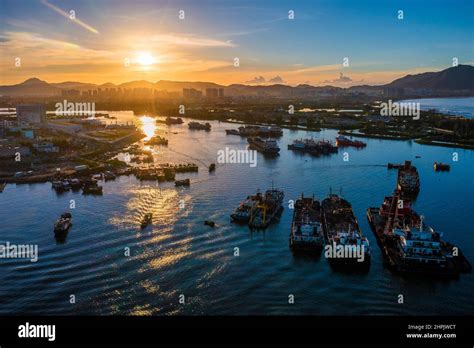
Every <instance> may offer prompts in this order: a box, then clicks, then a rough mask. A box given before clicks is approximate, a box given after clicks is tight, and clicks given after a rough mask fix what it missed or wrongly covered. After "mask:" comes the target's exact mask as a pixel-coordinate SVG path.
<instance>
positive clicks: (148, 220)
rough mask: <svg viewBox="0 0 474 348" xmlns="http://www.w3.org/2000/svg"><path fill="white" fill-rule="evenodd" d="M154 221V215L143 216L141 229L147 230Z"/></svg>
mask: <svg viewBox="0 0 474 348" xmlns="http://www.w3.org/2000/svg"><path fill="white" fill-rule="evenodd" d="M152 220H153V214H152V213H146V214H145V215H144V216H143V219H142V221H141V223H140V228H141V229H142V230H143V229H144V228H146V227H147V226H148V225H149V224H151V223H152Z"/></svg>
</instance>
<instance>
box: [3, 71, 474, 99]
mask: <svg viewBox="0 0 474 348" xmlns="http://www.w3.org/2000/svg"><path fill="white" fill-rule="evenodd" d="M119 87H120V88H123V89H133V88H151V89H156V90H161V91H168V92H181V91H182V90H183V88H195V89H197V90H202V91H205V89H206V88H225V95H227V96H267V97H292V96H313V95H314V93H315V92H319V93H334V92H338V91H341V90H343V89H344V88H341V87H333V86H322V87H321V86H320V87H315V86H311V85H308V84H301V85H298V86H296V87H292V86H288V85H284V84H274V85H245V84H232V85H229V86H222V85H219V84H216V83H213V82H190V81H187V82H186V81H165V80H162V81H158V82H155V83H154V82H150V81H145V80H137V81H130V82H125V83H122V84H119V85H115V84H113V83H110V82H108V83H104V84H102V85H96V84H92V83H83V82H74V81H67V82H61V83H47V82H46V81H42V80H40V79H37V78H31V79H28V80H26V81H24V82H22V83H19V84H17V85H12V86H0V95H6V96H15V97H19V96H56V95H60V94H61V90H64V89H78V90H81V91H84V90H89V89H92V90H94V89H97V88H102V89H105V88H119ZM384 87H398V88H413V89H431V90H434V91H436V90H442V91H461V90H469V91H474V66H471V65H459V66H457V67H452V68H448V69H445V70H442V71H439V72H428V73H422V74H417V75H407V76H405V77H402V78H399V79H397V80H395V81H393V82H391V83H389V84H387V85H382V86H369V85H362V86H352V87H349V88H348V90H350V91H360V92H364V91H371V90H377V89H382V88H384Z"/></svg>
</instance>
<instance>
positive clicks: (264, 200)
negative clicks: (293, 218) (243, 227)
mask: <svg viewBox="0 0 474 348" xmlns="http://www.w3.org/2000/svg"><path fill="white" fill-rule="evenodd" d="M284 196H285V194H284V193H283V191H281V190H278V189H274V188H272V189H270V190H267V191H265V194H263V195H259V196H257V197H256V200H255V204H254V205H253V206H252V208H251V209H250V218H249V227H250V228H257V229H264V228H267V227H268V226H269V225H270V224H271V223H274V222H276V221H278V219H279V218H280V216H281V213H282V212H283V205H282V203H283V197H284Z"/></svg>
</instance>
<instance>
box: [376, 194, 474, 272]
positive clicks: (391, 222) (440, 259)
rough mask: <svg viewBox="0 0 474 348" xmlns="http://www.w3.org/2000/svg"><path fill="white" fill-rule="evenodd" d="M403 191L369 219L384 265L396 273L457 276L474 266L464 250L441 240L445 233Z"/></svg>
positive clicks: (386, 200) (377, 209)
mask: <svg viewBox="0 0 474 348" xmlns="http://www.w3.org/2000/svg"><path fill="white" fill-rule="evenodd" d="M400 197H401V196H400V192H399V191H397V190H396V191H395V192H394V194H393V195H392V196H388V197H385V199H384V201H383V203H382V205H381V206H380V207H378V208H369V209H368V210H367V218H368V220H369V224H370V226H371V228H372V230H373V232H374V234H375V237H376V238H377V242H378V244H379V246H380V248H381V250H382V255H383V258H384V261H385V265H386V266H387V267H388V268H389V269H390V270H392V271H393V272H395V273H400V274H418V275H425V276H435V277H442V278H457V277H458V276H459V275H460V274H461V273H470V272H471V271H472V266H471V264H470V263H469V261H468V260H467V259H466V257H465V256H464V255H463V253H462V252H461V250H460V249H459V248H458V247H456V246H454V245H452V244H450V243H448V242H445V241H443V240H442V239H441V237H442V233H440V232H438V231H436V230H435V229H434V228H432V227H431V226H428V225H426V224H425V223H424V221H423V217H421V216H419V215H418V214H417V213H416V212H415V211H414V210H413V209H412V207H411V203H410V201H409V200H407V199H403V200H401V199H400Z"/></svg>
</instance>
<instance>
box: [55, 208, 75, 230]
mask: <svg viewBox="0 0 474 348" xmlns="http://www.w3.org/2000/svg"><path fill="white" fill-rule="evenodd" d="M71 226H72V215H71V213H64V214H62V215H61V217H60V218H59V219H58V220H57V221H56V223H55V224H54V233H55V234H56V235H63V234H65V233H66V232H67V231H69V229H70V228H71Z"/></svg>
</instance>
